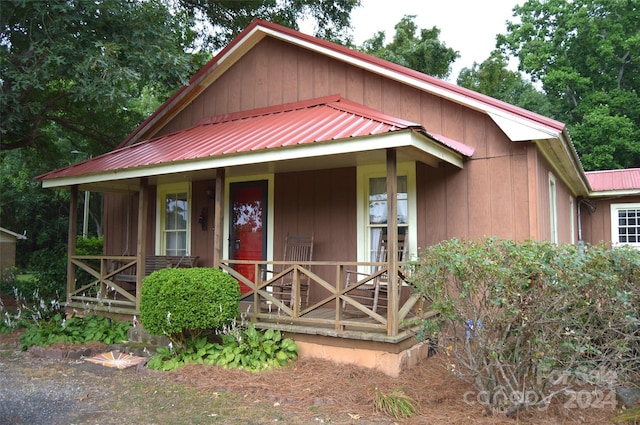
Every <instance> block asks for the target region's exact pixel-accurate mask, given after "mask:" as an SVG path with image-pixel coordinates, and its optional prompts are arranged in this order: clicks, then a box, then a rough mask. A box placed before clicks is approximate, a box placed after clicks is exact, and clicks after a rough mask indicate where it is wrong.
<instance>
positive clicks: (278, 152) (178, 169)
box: [42, 129, 464, 188]
mask: <svg viewBox="0 0 640 425" xmlns="http://www.w3.org/2000/svg"><path fill="white" fill-rule="evenodd" d="M388 148H414V149H417V150H418V151H419V152H420V153H422V154H423V155H425V156H426V157H425V158H427V157H428V158H430V160H429V162H430V163H431V165H433V164H434V163H438V162H446V163H449V164H451V165H454V166H456V167H458V168H462V167H463V160H464V156H463V155H462V154H460V153H459V152H456V151H455V150H453V149H450V148H448V147H447V146H444V145H442V144H441V143H440V142H439V141H437V140H435V139H433V138H430V137H428V136H427V135H426V134H424V133H423V132H422V131H416V129H405V130H399V131H393V132H389V133H385V134H381V135H375V136H365V137H355V138H347V139H340V140H329V141H323V142H315V143H310V144H304V145H295V146H288V147H281V148H273V149H262V150H258V151H250V152H241V153H234V154H227V155H219V156H214V157H208V158H198V159H192V160H184V161H176V162H171V163H161V164H153V165H148V166H142V167H135V168H133V167H132V168H127V169H122V170H115V171H114V170H110V171H106V172H100V173H93V174H83V175H79V176H69V177H59V178H52V179H46V180H43V182H42V187H43V188H69V187H71V186H83V185H85V186H88V185H100V184H104V183H106V182H114V181H138V180H139V179H140V178H143V177H154V176H163V175H170V174H177V173H189V172H197V171H202V170H209V169H218V168H229V167H237V166H244V165H248V164H254V165H255V164H266V163H273V162H280V161H291V160H300V159H308V158H322V157H330V156H334V155H343V154H353V153H359V152H369V151H375V150H380V149H388Z"/></svg>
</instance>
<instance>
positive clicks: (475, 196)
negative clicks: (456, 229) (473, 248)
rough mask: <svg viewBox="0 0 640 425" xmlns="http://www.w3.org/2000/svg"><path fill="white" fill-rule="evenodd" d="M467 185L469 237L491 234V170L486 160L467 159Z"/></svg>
mask: <svg viewBox="0 0 640 425" xmlns="http://www.w3.org/2000/svg"><path fill="white" fill-rule="evenodd" d="M465 168H466V172H467V175H468V176H469V177H468V185H469V203H468V209H469V235H468V237H469V238H481V237H484V236H490V235H491V234H492V227H491V226H492V223H491V192H492V187H491V184H492V181H491V179H490V178H489V175H490V174H492V172H493V170H492V169H491V166H490V164H489V161H487V160H477V161H469V162H467V163H466V164H465Z"/></svg>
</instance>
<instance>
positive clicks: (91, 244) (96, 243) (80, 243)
mask: <svg viewBox="0 0 640 425" xmlns="http://www.w3.org/2000/svg"><path fill="white" fill-rule="evenodd" d="M103 246H104V236H91V237H86V238H85V237H82V236H78V237H77V238H76V255H102V251H103Z"/></svg>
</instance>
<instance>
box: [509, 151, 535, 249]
mask: <svg viewBox="0 0 640 425" xmlns="http://www.w3.org/2000/svg"><path fill="white" fill-rule="evenodd" d="M511 169H512V172H511V175H512V176H513V187H512V188H511V190H512V192H513V194H512V196H513V198H514V205H515V216H514V218H515V236H514V238H515V239H516V240H518V241H525V240H527V239H529V237H530V235H529V220H530V219H529V215H530V214H531V208H530V205H529V185H528V181H529V176H528V168H527V155H526V147H523V153H522V154H520V155H515V156H514V157H513V158H512V159H511Z"/></svg>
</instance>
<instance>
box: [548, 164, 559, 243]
mask: <svg viewBox="0 0 640 425" xmlns="http://www.w3.org/2000/svg"><path fill="white" fill-rule="evenodd" d="M549 212H550V214H551V217H550V218H551V221H550V225H551V242H553V243H558V202H557V190H556V178H555V177H554V176H553V174H551V173H549Z"/></svg>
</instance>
